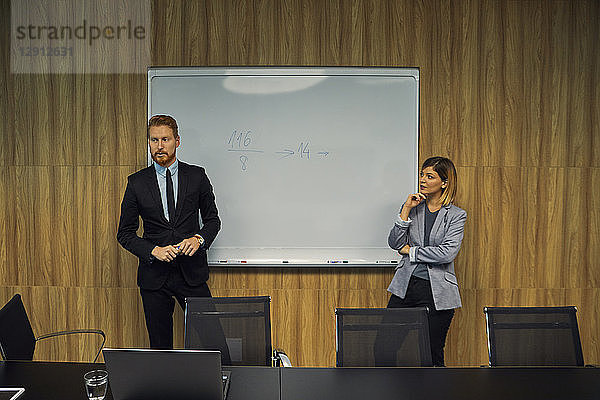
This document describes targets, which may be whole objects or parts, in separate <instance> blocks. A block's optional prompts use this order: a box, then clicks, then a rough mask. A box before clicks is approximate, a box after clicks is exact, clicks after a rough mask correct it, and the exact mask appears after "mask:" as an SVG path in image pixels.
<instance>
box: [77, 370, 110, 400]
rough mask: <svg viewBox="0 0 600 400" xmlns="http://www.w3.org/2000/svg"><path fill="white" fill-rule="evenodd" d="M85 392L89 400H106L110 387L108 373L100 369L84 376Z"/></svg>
mask: <svg viewBox="0 0 600 400" xmlns="http://www.w3.org/2000/svg"><path fill="white" fill-rule="evenodd" d="M83 379H84V381H85V391H86V393H87V396H88V399H89V400H104V396H106V388H107V387H108V372H106V371H104V370H101V369H98V370H95V371H90V372H88V373H86V374H85V375H84V376H83Z"/></svg>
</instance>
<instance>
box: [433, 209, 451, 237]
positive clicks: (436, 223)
mask: <svg viewBox="0 0 600 400" xmlns="http://www.w3.org/2000/svg"><path fill="white" fill-rule="evenodd" d="M449 208H450V206H442V208H440V211H439V212H438V215H437V217H436V218H435V221H434V222H433V226H432V227H431V233H430V234H429V244H430V245H436V244H438V243H437V231H438V230H439V229H440V226H442V221H444V220H445V219H446V214H448V209H449Z"/></svg>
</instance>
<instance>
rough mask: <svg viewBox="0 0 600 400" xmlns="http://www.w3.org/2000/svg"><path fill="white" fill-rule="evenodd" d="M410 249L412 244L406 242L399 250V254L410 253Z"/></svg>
mask: <svg viewBox="0 0 600 400" xmlns="http://www.w3.org/2000/svg"><path fill="white" fill-rule="evenodd" d="M409 250H410V246H409V245H407V244H405V245H404V247H403V248H401V249H400V250H398V254H408V251H409Z"/></svg>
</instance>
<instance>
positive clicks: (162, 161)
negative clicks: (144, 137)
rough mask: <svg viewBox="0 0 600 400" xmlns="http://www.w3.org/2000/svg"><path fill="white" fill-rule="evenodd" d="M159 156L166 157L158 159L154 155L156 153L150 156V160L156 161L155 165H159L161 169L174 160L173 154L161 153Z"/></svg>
mask: <svg viewBox="0 0 600 400" xmlns="http://www.w3.org/2000/svg"><path fill="white" fill-rule="evenodd" d="M161 154H164V155H166V157H158V156H157V155H156V153H154V154H152V159H153V160H154V161H156V163H157V164H158V165H160V166H161V167H164V166H166V165H169V164H170V163H171V162H172V161H173V160H174V159H175V153H173V154H169V153H166V152H162V153H161Z"/></svg>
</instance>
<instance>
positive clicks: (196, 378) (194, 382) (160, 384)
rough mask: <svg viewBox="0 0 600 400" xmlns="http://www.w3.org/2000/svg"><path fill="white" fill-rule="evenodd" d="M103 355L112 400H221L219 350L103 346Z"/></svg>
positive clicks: (221, 386) (221, 383)
mask: <svg viewBox="0 0 600 400" xmlns="http://www.w3.org/2000/svg"><path fill="white" fill-rule="evenodd" d="M103 354H104V360H105V362H106V367H107V369H108V383H109V386H110V388H111V391H112V395H113V398H114V399H115V400H136V399H144V400H154V399H156V400H158V399H161V400H164V399H169V398H177V399H182V400H186V399H190V400H191V399H194V400H199V399H203V400H223V382H222V379H223V375H222V373H221V353H220V352H219V351H212V350H149V349H104V350H103Z"/></svg>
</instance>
